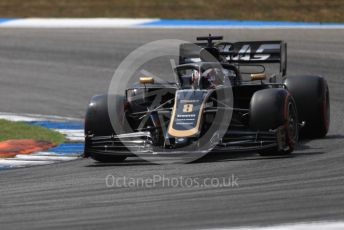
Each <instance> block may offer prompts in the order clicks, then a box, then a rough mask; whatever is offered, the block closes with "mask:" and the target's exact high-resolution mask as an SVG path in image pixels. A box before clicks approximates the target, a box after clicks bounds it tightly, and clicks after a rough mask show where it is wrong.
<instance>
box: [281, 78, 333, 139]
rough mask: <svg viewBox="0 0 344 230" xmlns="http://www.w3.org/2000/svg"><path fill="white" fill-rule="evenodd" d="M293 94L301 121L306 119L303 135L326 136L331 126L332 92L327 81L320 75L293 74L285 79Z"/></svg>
mask: <svg viewBox="0 0 344 230" xmlns="http://www.w3.org/2000/svg"><path fill="white" fill-rule="evenodd" d="M284 84H285V85H286V86H287V89H288V91H289V92H290V93H291V94H292V95H293V97H294V99H295V101H296V106H297V110H298V115H299V118H300V121H305V122H306V124H305V127H303V128H302V129H301V135H302V136H303V137H308V138H320V137H324V136H326V134H327V132H328V130H329V126H330V93H329V88H328V85H327V82H326V80H325V79H324V78H322V77H319V76H292V77H287V78H286V80H285V81H284Z"/></svg>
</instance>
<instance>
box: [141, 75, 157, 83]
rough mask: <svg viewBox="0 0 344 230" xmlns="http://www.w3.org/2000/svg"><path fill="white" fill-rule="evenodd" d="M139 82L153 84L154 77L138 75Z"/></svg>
mask: <svg viewBox="0 0 344 230" xmlns="http://www.w3.org/2000/svg"><path fill="white" fill-rule="evenodd" d="M140 83H141V84H154V78H153V77H140Z"/></svg>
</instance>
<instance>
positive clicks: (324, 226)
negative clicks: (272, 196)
mask: <svg viewBox="0 0 344 230" xmlns="http://www.w3.org/2000/svg"><path fill="white" fill-rule="evenodd" d="M343 229H344V222H330V221H329V222H309V223H295V224H282V225H275V226H267V227H238V228H211V230H343Z"/></svg>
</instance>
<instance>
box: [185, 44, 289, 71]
mask: <svg viewBox="0 0 344 230" xmlns="http://www.w3.org/2000/svg"><path fill="white" fill-rule="evenodd" d="M206 47H207V43H195V44H187V43H185V44H181V45H180V57H179V63H180V64H186V63H192V62H200V61H202V60H201V59H200V51H201V50H202V48H206ZM214 47H215V48H217V49H218V51H219V54H220V55H221V56H222V57H223V58H225V60H226V62H228V63H237V64H239V66H240V64H245V65H247V64H265V63H266V64H268V63H275V64H279V72H280V73H281V74H282V76H284V75H286V73H287V44H286V43H285V42H284V41H249V42H236V43H228V42H223V43H218V44H216V45H214Z"/></svg>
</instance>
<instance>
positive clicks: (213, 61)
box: [84, 35, 330, 162]
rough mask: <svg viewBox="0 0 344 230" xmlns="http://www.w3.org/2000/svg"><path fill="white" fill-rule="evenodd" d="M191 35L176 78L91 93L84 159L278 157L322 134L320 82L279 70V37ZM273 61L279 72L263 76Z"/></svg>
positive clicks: (326, 114)
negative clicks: (214, 154) (172, 155)
mask: <svg viewBox="0 0 344 230" xmlns="http://www.w3.org/2000/svg"><path fill="white" fill-rule="evenodd" d="M197 40H198V41H200V42H199V43H194V44H181V45H180V56H179V65H177V66H176V67H175V68H174V71H175V75H176V76H177V77H176V79H177V80H176V81H175V82H169V83H166V82H157V81H155V79H154V78H153V77H149V76H142V77H141V78H140V80H139V82H137V83H135V84H134V85H133V86H132V87H129V88H127V89H126V90H125V92H123V95H112V94H111V95H97V96H94V97H93V98H92V99H91V102H90V104H89V107H88V110H87V113H86V118H85V151H84V156H85V157H92V158H93V159H95V160H97V161H101V162H120V161H123V160H124V159H126V158H127V157H130V156H136V153H138V152H140V153H141V152H144V153H146V154H159V153H165V152H168V151H170V152H172V153H173V152H178V151H183V152H186V153H188V152H190V153H192V152H198V151H205V152H228V153H230V152H238V151H253V152H257V153H259V154H261V155H283V154H289V153H291V152H292V151H293V150H294V148H295V146H296V144H297V142H298V140H299V136H302V137H307V138H319V137H324V136H325V135H326V134H327V132H328V129H329V123H330V104H329V88H328V85H327V82H326V80H325V79H324V78H322V77H320V76H292V77H289V76H286V70H287V45H286V43H285V42H283V41H253V42H236V43H229V42H217V43H215V42H214V41H216V40H222V36H211V35H209V36H207V37H198V38H197ZM276 64H277V66H278V71H275V73H273V74H269V75H268V74H267V68H268V67H267V66H270V65H276ZM245 69H246V70H245ZM108 104H116V106H117V107H116V108H119V109H118V112H117V113H119V111H122V112H120V113H121V115H123V116H119V117H122V118H123V119H122V120H118V121H111V117H110V116H111V115H110V116H109V114H111V113H109V111H108V108H109V107H108ZM123 122H125V123H126V124H127V125H124V124H123ZM114 123H115V125H117V126H118V125H120V126H121V129H117V128H115V127H114ZM119 130H120V131H119Z"/></svg>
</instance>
